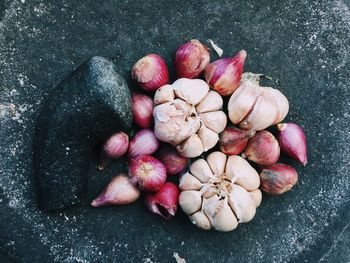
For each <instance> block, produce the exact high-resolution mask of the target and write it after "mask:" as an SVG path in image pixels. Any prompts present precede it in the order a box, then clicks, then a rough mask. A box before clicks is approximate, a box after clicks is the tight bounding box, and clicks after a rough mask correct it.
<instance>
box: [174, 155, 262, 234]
mask: <svg viewBox="0 0 350 263" xmlns="http://www.w3.org/2000/svg"><path fill="white" fill-rule="evenodd" d="M259 185H260V179H259V175H258V173H257V172H256V171H255V170H254V168H253V167H252V166H250V164H249V163H248V162H247V161H246V160H245V159H244V158H242V157H240V156H238V155H226V154H224V153H222V152H219V151H216V152H212V153H211V154H209V155H208V157H207V159H206V160H204V159H198V160H196V161H194V162H193V163H192V165H191V167H190V170H189V171H188V172H187V173H185V174H184V175H182V177H181V178H180V184H179V187H180V190H181V191H182V192H181V193H180V196H179V204H180V206H181V208H182V210H183V211H184V212H185V213H186V214H187V215H188V216H189V218H190V220H191V221H192V223H193V224H195V225H196V226H198V227H199V228H202V229H205V230H209V229H212V228H213V229H215V230H218V231H231V230H234V229H235V228H236V227H237V225H238V223H246V222H249V221H250V220H252V219H253V217H254V216H255V212H256V208H257V207H258V206H259V205H260V203H261V198H262V195H261V191H260V190H259V189H258V188H259Z"/></svg>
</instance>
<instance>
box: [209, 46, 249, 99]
mask: <svg viewBox="0 0 350 263" xmlns="http://www.w3.org/2000/svg"><path fill="white" fill-rule="evenodd" d="M246 57H247V52H246V51H245V50H241V51H239V52H238V53H237V54H236V55H235V56H234V57H232V58H223V59H219V60H216V61H214V62H212V63H210V64H209V65H208V66H207V67H206V68H205V80H206V81H207V83H208V84H209V86H210V87H211V88H213V89H214V90H216V91H217V92H219V93H220V94H221V95H222V96H228V95H231V94H232V93H233V92H234V91H235V90H236V89H237V88H238V86H239V83H240V81H241V77H242V73H243V66H244V61H245V59H246Z"/></svg>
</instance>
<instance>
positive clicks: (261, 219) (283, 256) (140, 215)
mask: <svg viewBox="0 0 350 263" xmlns="http://www.w3.org/2000/svg"><path fill="white" fill-rule="evenodd" d="M349 5H350V2H349V0H343V1H342V0H336V1H306V0H302V1H293V0H287V1H277V0H275V1H273V0H270V1H256V0H248V1H217V2H216V3H214V2H213V1H171V3H170V1H169V2H168V1H157V0H154V1H112V0H107V1H95V0H79V1H78V0H77V1H68V0H62V1H46V0H41V1H39V0H38V1H35V0H31V1H30V0H19V1H9V0H5V1H1V0H0V19H1V21H0V103H1V104H4V103H13V104H15V105H16V114H15V115H14V116H12V117H11V116H2V117H1V118H0V155H1V158H0V233H1V234H0V247H1V249H2V251H3V255H2V256H0V259H3V261H5V256H4V255H5V254H6V255H9V256H10V257H11V258H13V259H14V260H15V261H20V262H126V261H130V262H169V261H170V262H172V261H173V262H174V259H172V255H173V253H174V252H177V253H179V255H180V256H181V257H184V258H185V259H186V260H187V262H228V261H232V262H233V261H235V262H316V261H320V262H348V261H349V260H350V258H349V254H350V245H349V243H350V237H349V236H350V230H349V221H350V214H349V208H350V169H349V163H350V154H349V140H350V136H349V134H350V130H349V123H350V112H349V108H350V99H349V97H350V92H349V83H350V81H349V76H350V69H349V68H350V64H349V63H350V10H349ZM191 38H198V39H200V40H202V41H206V40H207V39H208V38H212V39H213V40H214V41H215V42H216V43H218V44H219V46H221V47H222V48H223V49H224V55H226V56H229V55H232V54H234V53H235V52H236V51H238V50H239V49H242V48H245V49H246V50H247V51H248V54H249V56H248V61H247V64H246V67H245V69H246V71H248V70H249V71H254V72H263V73H266V74H267V75H270V76H272V77H273V78H274V80H275V83H274V86H275V87H279V88H280V89H281V90H282V91H283V92H284V93H285V94H286V95H287V97H288V98H289V99H290V114H289V115H288V118H287V119H288V120H291V121H295V122H297V123H299V124H300V125H301V126H303V127H304V128H305V130H306V133H307V138H308V143H309V165H308V166H307V167H306V168H302V167H300V166H297V168H298V171H299V174H300V180H299V183H298V185H297V186H296V187H295V188H294V189H293V191H291V192H289V193H287V194H285V195H284V196H282V197H279V198H272V197H267V196H264V199H263V203H262V205H261V207H260V208H259V209H258V211H257V215H256V217H255V219H254V220H253V221H252V222H250V223H248V224H243V225H240V226H239V227H238V229H237V230H236V231H234V232H231V233H218V232H214V231H212V232H205V231H201V230H198V229H196V228H195V227H194V226H193V225H192V224H191V223H190V222H189V220H188V219H187V218H186V217H185V216H184V215H183V213H178V214H177V216H176V217H175V219H173V220H171V221H169V222H165V221H163V220H161V219H160V218H158V217H156V216H154V215H152V214H151V213H148V212H147V211H146V209H145V208H144V206H143V204H142V201H139V202H138V203H136V204H133V205H129V206H125V207H112V208H101V209H92V208H90V207H89V205H88V203H89V201H91V199H92V198H93V197H94V196H95V195H96V194H97V193H98V192H99V191H100V190H101V188H102V187H103V185H104V184H105V183H106V182H107V181H108V180H109V178H110V177H111V176H113V175H115V174H116V173H117V172H118V171H121V170H122V169H123V162H120V163H117V164H115V165H114V166H112V167H111V168H110V169H108V170H107V171H105V172H103V173H101V172H99V173H98V172H97V171H96V169H95V165H96V161H95V160H92V161H91V169H90V171H91V172H90V174H89V176H90V185H89V199H88V200H86V205H85V206H82V207H78V208H72V209H69V210H67V211H65V212H61V213H55V214H46V213H43V212H41V211H40V210H38V209H37V205H36V202H35V195H36V192H35V188H34V184H33V167H32V141H33V132H34V127H33V125H34V122H35V119H36V117H37V116H38V112H39V108H40V104H41V101H42V98H43V95H44V93H46V92H48V91H49V90H50V89H51V88H52V87H53V86H54V85H55V84H57V83H58V82H59V81H60V80H61V79H63V78H64V77H65V76H66V75H67V74H68V73H69V72H71V71H72V70H73V69H74V68H76V67H77V66H78V65H79V64H81V63H82V62H83V61H85V60H86V59H88V58H90V57H91V56H94V55H100V56H106V57H111V58H112V59H113V60H114V62H115V63H116V65H117V67H118V68H119V70H120V72H121V73H122V74H123V75H124V76H125V77H126V78H127V79H129V70H130V67H131V65H132V64H133V63H134V62H135V61H136V60H137V59H138V58H140V57H141V56H143V55H145V54H147V53H150V52H154V53H158V54H160V55H161V56H163V57H165V58H166V61H167V63H168V65H169V66H170V65H171V62H172V61H173V54H174V51H175V49H176V47H177V46H179V45H180V44H181V43H183V42H184V41H185V40H188V39H191ZM213 58H214V55H213ZM53 99H54V98H53ZM292 164H293V165H296V164H295V163H294V162H292Z"/></svg>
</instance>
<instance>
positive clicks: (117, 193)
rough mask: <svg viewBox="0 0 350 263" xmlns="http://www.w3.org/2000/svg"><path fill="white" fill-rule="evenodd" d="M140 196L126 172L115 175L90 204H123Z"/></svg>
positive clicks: (96, 205)
mask: <svg viewBox="0 0 350 263" xmlns="http://www.w3.org/2000/svg"><path fill="white" fill-rule="evenodd" d="M139 196H140V191H139V189H137V188H136V187H135V186H134V185H133V184H132V183H131V182H130V181H129V178H128V177H127V175H126V174H120V175H117V176H115V177H114V178H113V179H112V180H111V181H110V183H109V184H108V186H107V187H106V188H105V189H104V190H103V191H102V193H101V194H100V195H99V196H98V197H96V198H95V199H94V200H93V201H92V202H91V205H92V206H94V207H99V206H106V205H125V204H130V203H132V202H134V201H136V200H137V199H138V198H139Z"/></svg>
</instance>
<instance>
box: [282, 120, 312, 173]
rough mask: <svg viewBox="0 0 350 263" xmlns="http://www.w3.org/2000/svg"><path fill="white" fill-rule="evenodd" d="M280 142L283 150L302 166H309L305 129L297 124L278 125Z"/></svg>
mask: <svg viewBox="0 0 350 263" xmlns="http://www.w3.org/2000/svg"><path fill="white" fill-rule="evenodd" d="M277 130H278V131H279V133H278V136H277V138H278V142H279V143H280V146H281V150H282V151H283V152H284V153H285V154H287V155H288V156H290V157H292V158H294V159H295V160H297V161H298V162H299V163H301V164H302V165H304V166H305V165H306V164H307V146H306V136H305V133H304V131H303V129H302V128H301V127H300V126H299V125H297V124H295V123H280V124H277Z"/></svg>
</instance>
